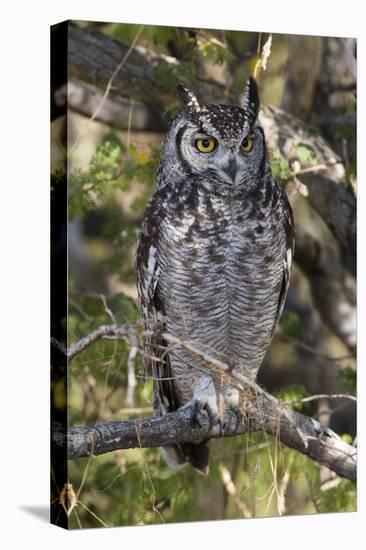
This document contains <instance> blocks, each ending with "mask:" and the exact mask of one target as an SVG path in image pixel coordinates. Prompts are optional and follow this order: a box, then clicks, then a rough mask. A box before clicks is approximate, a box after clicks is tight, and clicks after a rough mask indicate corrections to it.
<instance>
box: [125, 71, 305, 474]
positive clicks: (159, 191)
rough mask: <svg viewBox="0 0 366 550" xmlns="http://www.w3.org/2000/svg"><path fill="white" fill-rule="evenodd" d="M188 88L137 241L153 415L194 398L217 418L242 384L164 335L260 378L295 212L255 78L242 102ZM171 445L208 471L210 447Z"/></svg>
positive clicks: (280, 301) (171, 453)
mask: <svg viewBox="0 0 366 550" xmlns="http://www.w3.org/2000/svg"><path fill="white" fill-rule="evenodd" d="M178 92H179V95H180V97H181V99H182V101H183V105H184V108H183V110H182V111H181V112H180V113H178V115H177V116H176V118H175V119H174V120H173V122H172V124H171V126H170V129H169V131H168V133H167V135H166V138H165V141H164V145H163V148H162V152H161V159H160V165H159V169H158V175H157V187H156V190H155V192H154V194H153V196H152V198H151V200H150V202H149V204H148V206H147V208H146V211H145V215H144V219H143V222H142V226H141V231H140V235H139V240H138V246H137V255H136V271H137V287H138V294H139V300H140V307H141V314H142V318H143V320H144V324H145V329H146V336H145V344H144V365H145V369H146V372H147V373H148V374H149V376H151V377H153V380H154V382H153V384H154V400H153V407H154V414H155V416H160V415H163V414H166V413H168V412H171V411H174V410H176V409H177V408H179V407H180V406H182V405H184V404H185V403H187V402H189V401H190V400H191V399H196V400H197V401H198V402H199V403H200V404H201V406H203V407H206V409H207V410H208V412H209V414H210V415H217V414H218V403H219V402H220V403H222V402H223V403H224V404H225V407H233V408H235V407H238V403H239V399H238V392H237V390H234V389H233V388H230V387H228V386H220V387H218V384H217V382H213V380H212V378H211V376H210V374H209V371H208V368H207V362H206V363H205V360H204V358H203V357H201V356H199V355H197V354H196V353H194V352H193V351H190V350H189V349H187V347H185V346H182V345H179V344H178V345H174V346H173V345H171V344H169V345H168V344H167V343H166V342H165V341H164V338H163V333H164V332H165V333H169V334H171V335H174V336H176V337H177V338H179V339H180V340H183V341H185V342H186V341H189V342H190V343H191V344H193V345H194V346H195V347H196V348H198V349H199V350H201V351H202V352H206V353H209V355H210V356H212V355H214V356H215V357H217V358H219V359H220V360H221V361H223V362H225V363H226V364H227V365H228V366H229V367H231V368H233V367H235V369H237V370H238V371H239V372H241V373H242V374H244V375H245V376H246V377H248V378H250V379H251V380H255V378H256V375H257V372H258V369H259V367H260V366H261V363H262V361H263V358H264V355H265V353H266V350H267V348H268V346H269V343H270V341H271V338H272V336H273V332H274V329H275V326H276V323H277V322H278V320H279V318H280V315H281V313H282V309H283V306H284V301H285V297H286V293H287V289H288V286H289V278H290V270H291V259H292V255H293V247H294V229H293V217H292V211H291V207H290V204H289V202H288V199H287V197H286V195H285V193H284V192H283V191H282V190H281V188H280V187H279V185H278V184H277V182H276V181H275V179H274V178H273V176H272V174H271V169H270V165H269V161H268V154H267V150H266V143H265V137H264V132H263V128H262V126H261V124H260V122H259V120H258V110H259V97H258V89H257V84H256V82H255V80H254V79H253V78H249V80H248V82H247V85H246V88H245V92H244V100H243V107H242V108H240V107H235V106H231V105H217V104H209V105H204V104H201V103H200V102H199V101H198V99H197V98H196V96H195V95H194V93H193V92H192V91H190V90H189V89H187V88H186V87H185V86H183V85H179V86H178ZM191 347H192V346H191ZM206 373H207V374H206ZM220 410H221V407H220ZM162 452H163V457H164V459H165V461H166V462H167V463H168V464H169V465H170V466H172V467H176V468H177V467H180V466H182V465H184V464H187V463H188V464H191V465H192V466H193V467H195V468H196V469H197V470H199V471H201V472H203V473H207V472H208V450H207V446H206V443H205V442H203V443H200V444H198V445H195V444H182V445H174V446H170V447H165V448H163V449H162Z"/></svg>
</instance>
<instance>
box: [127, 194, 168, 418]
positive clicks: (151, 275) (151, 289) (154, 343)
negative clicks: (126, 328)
mask: <svg viewBox="0 0 366 550" xmlns="http://www.w3.org/2000/svg"><path fill="white" fill-rule="evenodd" d="M158 220H159V217H158V215H157V212H155V211H154V207H153V204H150V205H149V206H148V207H147V210H146V212H145V216H144V220H143V222H142V225H141V230H140V235H139V239H138V244H137V251H136V266H135V268H136V276H137V293H138V297H139V302H140V310H141V317H142V320H143V323H144V329H145V334H144V357H143V372H144V375H145V377H146V376H151V377H152V378H153V385H154V403H153V408H154V413H155V414H156V415H157V416H161V415H162V414H166V413H168V412H171V411H172V410H175V409H176V408H178V406H177V403H176V398H175V394H174V388H173V383H172V375H171V369H170V364H169V354H168V353H166V350H165V349H164V348H165V342H164V340H163V338H162V333H163V332H164V330H165V319H164V304H163V301H162V299H161V297H160V294H159V276H160V273H161V266H160V262H159V252H158V239H159V221H158ZM164 352H165V353H164Z"/></svg>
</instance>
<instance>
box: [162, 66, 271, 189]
mask: <svg viewBox="0 0 366 550" xmlns="http://www.w3.org/2000/svg"><path fill="white" fill-rule="evenodd" d="M177 89H178V93H179V95H180V98H181V100H182V102H183V106H184V109H183V110H182V111H181V112H180V113H179V114H178V116H177V118H176V119H175V121H174V122H173V124H172V126H171V128H170V131H169V133H168V136H167V139H166V141H165V146H164V150H163V157H165V158H164V161H165V162H168V163H169V164H170V168H171V169H173V170H174V173H175V174H176V175H177V174H179V175H184V176H185V177H187V176H191V177H192V176H193V177H198V178H199V179H201V180H205V181H209V182H212V184H219V185H221V186H224V187H229V188H230V187H233V186H234V187H238V186H243V185H247V186H248V185H253V182H254V181H255V180H257V179H258V177H263V175H264V172H265V170H266V169H267V159H266V147H265V140H264V134H263V129H262V127H261V125H260V123H259V121H258V111H259V96H258V88H257V84H256V81H255V80H254V78H252V77H250V78H249V80H248V82H247V84H246V88H245V92H244V98H243V104H242V107H235V106H232V105H219V104H209V105H204V104H201V103H200V102H199V100H198V99H197V97H196V96H195V94H194V93H193V92H192V91H191V90H189V89H188V88H187V87H186V86H184V85H182V84H180V85H179V86H178V88H177ZM162 160H163V159H162ZM169 171H170V170H169Z"/></svg>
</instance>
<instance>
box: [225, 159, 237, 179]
mask: <svg viewBox="0 0 366 550" xmlns="http://www.w3.org/2000/svg"><path fill="white" fill-rule="evenodd" d="M222 169H223V171H224V172H225V174H227V175H228V176H229V178H230V179H231V181H232V182H233V183H235V178H236V172H237V166H236V158H235V157H233V158H231V159H230V160H229V162H228V163H227V164H226V165H225V166H223V167H222Z"/></svg>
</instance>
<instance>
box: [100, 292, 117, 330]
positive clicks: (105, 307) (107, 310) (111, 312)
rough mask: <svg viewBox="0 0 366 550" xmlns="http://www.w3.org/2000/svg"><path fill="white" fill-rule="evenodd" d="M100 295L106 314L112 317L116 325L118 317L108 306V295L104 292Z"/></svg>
mask: <svg viewBox="0 0 366 550" xmlns="http://www.w3.org/2000/svg"><path fill="white" fill-rule="evenodd" d="M99 296H100V299H101V300H102V304H103V307H104V311H105V312H106V314H107V315H108V317H109V318H110V320H111V321H112V323H113V324H114V325H116V324H117V321H116V318H115V316H114V313H113V311H112V310H111V309H110V308H109V307H108V304H107V299H106V297H105V296H104V294H100V295H99Z"/></svg>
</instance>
